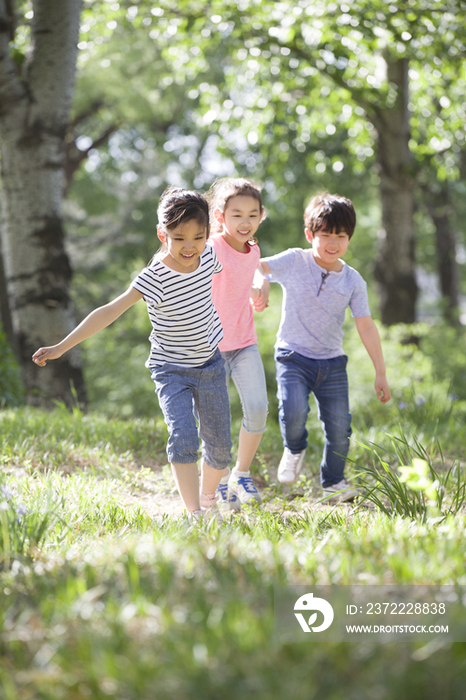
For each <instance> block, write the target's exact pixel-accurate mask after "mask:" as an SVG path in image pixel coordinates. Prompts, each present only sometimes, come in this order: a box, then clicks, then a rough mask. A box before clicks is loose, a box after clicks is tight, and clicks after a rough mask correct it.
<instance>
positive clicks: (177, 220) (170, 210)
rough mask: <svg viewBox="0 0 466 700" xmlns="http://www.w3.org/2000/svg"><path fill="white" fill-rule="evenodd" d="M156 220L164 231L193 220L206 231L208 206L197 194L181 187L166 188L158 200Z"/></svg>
mask: <svg viewBox="0 0 466 700" xmlns="http://www.w3.org/2000/svg"><path fill="white" fill-rule="evenodd" d="M157 218H158V222H159V226H160V228H161V229H162V230H164V231H169V230H170V229H173V228H176V227H177V226H179V225H180V224H182V223H185V222H186V221H192V220H193V219H194V220H195V221H199V223H201V224H203V225H204V226H205V227H206V228H207V229H208V226H209V205H208V204H207V201H206V200H205V199H204V197H203V196H202V195H201V194H199V192H195V191H194V190H184V189H182V188H181V187H167V189H166V190H165V191H164V192H163V193H162V196H161V198H160V203H159V206H158V209H157Z"/></svg>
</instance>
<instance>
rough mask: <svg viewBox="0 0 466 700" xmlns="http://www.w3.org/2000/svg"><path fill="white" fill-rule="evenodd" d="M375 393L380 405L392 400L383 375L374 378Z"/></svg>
mask: <svg viewBox="0 0 466 700" xmlns="http://www.w3.org/2000/svg"><path fill="white" fill-rule="evenodd" d="M374 387H375V393H376V394H377V398H378V399H379V401H381V402H382V403H387V401H390V399H391V398H392V394H391V392H390V387H389V386H388V382H387V378H386V377H385V375H383V376H382V375H380V376H379V375H377V376H376V377H375V383H374Z"/></svg>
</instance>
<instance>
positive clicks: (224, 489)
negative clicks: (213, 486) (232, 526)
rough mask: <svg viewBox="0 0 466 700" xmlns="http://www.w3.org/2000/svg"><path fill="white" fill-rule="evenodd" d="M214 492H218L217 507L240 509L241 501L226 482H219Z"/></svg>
mask: <svg viewBox="0 0 466 700" xmlns="http://www.w3.org/2000/svg"><path fill="white" fill-rule="evenodd" d="M216 493H217V494H218V507H219V508H220V509H223V510H234V511H239V510H241V503H240V500H239V498H238V497H237V496H236V494H235V493H233V492H232V491H230V489H229V488H228V482H227V483H226V484H223V483H222V482H220V483H219V485H218V487H217V491H216Z"/></svg>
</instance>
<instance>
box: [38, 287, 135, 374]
mask: <svg viewBox="0 0 466 700" xmlns="http://www.w3.org/2000/svg"><path fill="white" fill-rule="evenodd" d="M142 296H143V295H142V294H141V293H140V292H138V291H137V289H134V287H129V288H128V289H127V290H126V292H123V294H120V296H119V297H116V299H113V301H111V302H109V303H108V304H105V305H104V306H99V308H98V309H94V311H91V313H90V314H89V315H88V316H86V318H85V319H84V321H81V323H80V324H79V326H76V328H75V329H74V330H73V331H71V333H70V334H69V335H67V336H66V338H64V339H63V340H62V341H61V342H60V343H57V345H50V346H48V347H45V348H39V350H36V352H35V353H34V355H33V356H32V360H33V362H35V363H36V365H39V366H40V367H44V366H45V365H46V364H47V360H56V359H58V358H59V357H61V356H62V355H63V354H64V353H65V352H67V351H68V350H71V348H74V346H75V345H78V343H81V342H82V341H83V340H86V339H87V338H90V337H91V335H95V333H98V332H99V331H100V330H102V328H106V326H109V325H110V324H111V323H113V321H115V320H116V319H117V318H118V316H121V314H122V313H123V312H124V311H126V309H129V307H130V306H133V304H135V303H136V302H137V301H139V299H141V298H142Z"/></svg>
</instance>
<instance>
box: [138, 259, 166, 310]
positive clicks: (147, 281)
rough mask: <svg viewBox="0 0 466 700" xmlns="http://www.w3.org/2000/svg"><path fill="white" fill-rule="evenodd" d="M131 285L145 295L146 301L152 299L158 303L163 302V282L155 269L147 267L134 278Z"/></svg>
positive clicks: (151, 300)
mask: <svg viewBox="0 0 466 700" xmlns="http://www.w3.org/2000/svg"><path fill="white" fill-rule="evenodd" d="M131 286H132V287H134V289H137V291H138V292H140V293H141V294H142V295H143V297H144V301H146V302H148V301H150V302H153V303H156V304H161V303H162V299H163V290H162V284H161V282H160V280H159V278H158V275H157V272H156V270H155V269H153V268H150V267H145V268H144V270H142V272H140V273H139V275H138V276H137V277H136V278H135V279H134V280H133V282H132V283H131Z"/></svg>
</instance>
